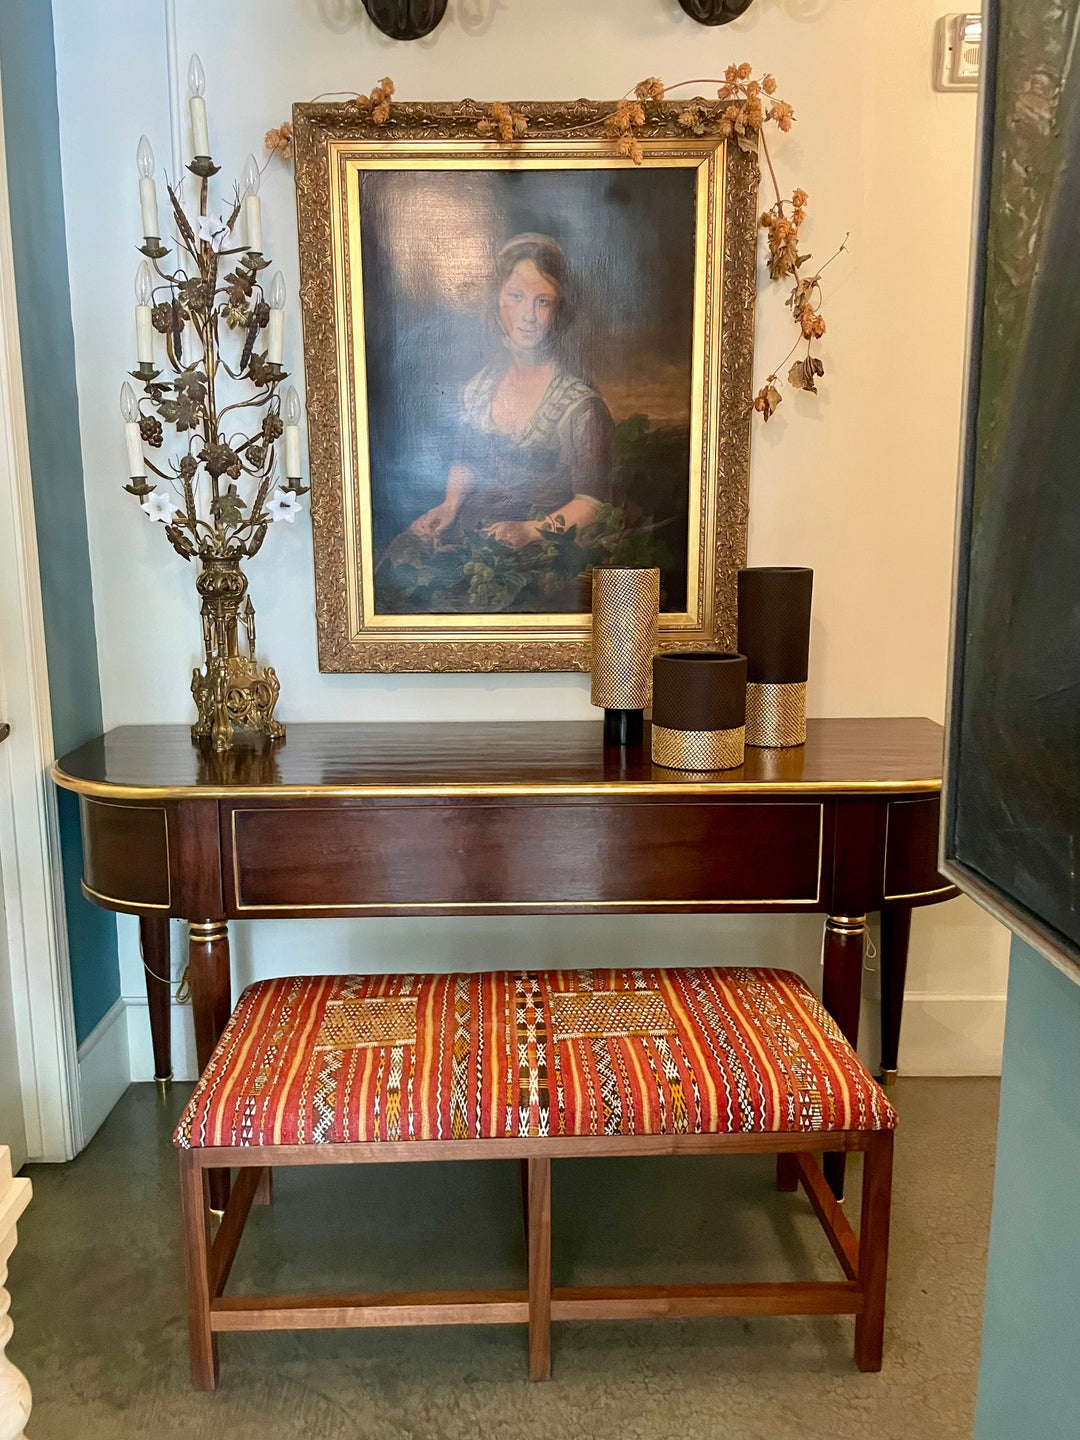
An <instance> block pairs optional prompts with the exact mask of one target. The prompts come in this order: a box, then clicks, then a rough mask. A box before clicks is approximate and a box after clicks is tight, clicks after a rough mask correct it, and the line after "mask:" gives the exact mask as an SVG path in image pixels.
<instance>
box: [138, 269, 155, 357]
mask: <svg viewBox="0 0 1080 1440" xmlns="http://www.w3.org/2000/svg"><path fill="white" fill-rule="evenodd" d="M153 298H154V281H153V277H152V276H151V274H150V266H149V265H147V263H146V261H145V260H144V261H143V262H142V264H141V265H140V266H139V268H138V270H137V271H136V273H135V300H136V305H135V355H136V358H137V359H138V362H139V364H140V365H152V364H153V363H154V329H153V325H152V323H151V315H150V302H151V301H152V300H153Z"/></svg>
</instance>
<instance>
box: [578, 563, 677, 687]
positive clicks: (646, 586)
mask: <svg viewBox="0 0 1080 1440" xmlns="http://www.w3.org/2000/svg"><path fill="white" fill-rule="evenodd" d="M592 595H593V621H592V635H591V649H590V660H591V669H592V703H593V704H594V705H602V706H603V707H604V708H605V709H607V710H644V709H646V708H647V707H648V706H649V705H651V704H652V662H653V655H654V654H655V652H656V647H657V644H658V626H659V609H660V571H659V570H619V569H610V570H609V569H606V568H604V567H603V566H597V567H596V569H594V570H593V573H592Z"/></svg>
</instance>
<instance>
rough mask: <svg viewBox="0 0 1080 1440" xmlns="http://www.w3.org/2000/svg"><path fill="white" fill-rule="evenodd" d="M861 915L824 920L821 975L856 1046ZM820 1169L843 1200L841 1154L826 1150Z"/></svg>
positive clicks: (828, 1003)
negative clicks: (823, 969)
mask: <svg viewBox="0 0 1080 1440" xmlns="http://www.w3.org/2000/svg"><path fill="white" fill-rule="evenodd" d="M865 941H866V916H865V915H830V916H829V918H828V919H827V920H826V921H825V957H824V959H825V973H824V977H823V980H822V992H821V998H822V1001H823V1003H824V1005H825V1009H826V1010H828V1012H829V1014H830V1015H831V1016H832V1017H833V1019H834V1020H835V1021H836V1023H837V1024H838V1025H839V1026H840V1029H841V1030H842V1031H843V1032H844V1035H845V1037H846V1038H847V1040H848V1041H849V1042H850V1044H851V1045H852V1046H856V1045H858V1043H859V1008H860V1005H861V1003H862V966H863V948H864V945H865ZM822 1169H823V1170H824V1171H825V1178H826V1179H827V1180H828V1182H829V1185H830V1187H831V1188H832V1192H833V1194H834V1195H835V1196H836V1198H837V1199H838V1200H842V1199H843V1198H844V1153H843V1151H842V1150H830V1151H828V1152H827V1153H826V1155H825V1159H824V1164H823V1166H822Z"/></svg>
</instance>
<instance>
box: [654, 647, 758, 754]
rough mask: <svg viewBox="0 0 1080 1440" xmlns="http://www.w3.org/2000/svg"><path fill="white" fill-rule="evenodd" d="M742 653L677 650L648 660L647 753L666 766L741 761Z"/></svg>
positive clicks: (743, 714)
mask: <svg viewBox="0 0 1080 1440" xmlns="http://www.w3.org/2000/svg"><path fill="white" fill-rule="evenodd" d="M745 726H746V657H745V655H732V654H729V653H727V652H726V651H720V650H683V651H676V652H674V653H671V654H667V655H658V656H657V657H656V659H655V660H654V661H653V714H652V758H653V763H654V764H655V765H665V766H667V767H668V768H669V769H671V770H732V769H734V768H735V766H737V765H741V764H742V763H743V750H744V745H745V736H746V730H745Z"/></svg>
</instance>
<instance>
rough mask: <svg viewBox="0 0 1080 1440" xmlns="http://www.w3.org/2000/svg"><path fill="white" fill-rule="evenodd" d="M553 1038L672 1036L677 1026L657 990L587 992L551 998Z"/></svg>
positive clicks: (558, 1039) (560, 1039) (559, 1039)
mask: <svg viewBox="0 0 1080 1440" xmlns="http://www.w3.org/2000/svg"><path fill="white" fill-rule="evenodd" d="M550 1004H551V1038H552V1039H553V1040H555V1041H556V1042H558V1041H562V1040H580V1039H583V1038H584V1037H586V1036H589V1037H590V1038H600V1037H602V1038H604V1039H611V1040H613V1039H625V1038H627V1037H628V1036H630V1035H671V1034H673V1033H674V1030H675V1023H674V1021H673V1020H672V1018H671V1015H670V1014H669V1012H668V1008H667V1006H666V1005H665V1004H664V997H663V996H662V995H660V994H658V993H657V992H656V991H655V990H586V991H583V992H577V993H571V994H568V995H552V997H551V1001H550Z"/></svg>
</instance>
